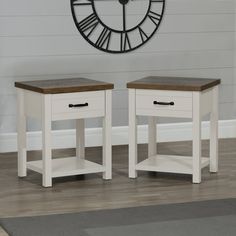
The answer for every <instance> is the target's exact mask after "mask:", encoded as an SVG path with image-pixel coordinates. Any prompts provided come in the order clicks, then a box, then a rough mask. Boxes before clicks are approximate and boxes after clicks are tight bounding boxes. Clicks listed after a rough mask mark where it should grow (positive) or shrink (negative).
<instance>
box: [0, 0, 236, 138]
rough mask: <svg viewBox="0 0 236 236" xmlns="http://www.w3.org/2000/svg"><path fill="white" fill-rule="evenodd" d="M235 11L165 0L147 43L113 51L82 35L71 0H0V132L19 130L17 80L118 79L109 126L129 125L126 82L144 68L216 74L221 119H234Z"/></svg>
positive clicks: (228, 6)
mask: <svg viewBox="0 0 236 236" xmlns="http://www.w3.org/2000/svg"><path fill="white" fill-rule="evenodd" d="M234 13H235V12H234V0H166V11H165V16H164V19H163V22H162V24H161V27H160V29H159V31H158V32H157V34H156V35H155V36H154V37H153V39H152V40H151V41H150V42H149V43H148V44H146V45H145V46H144V47H142V48H141V49H139V50H137V51H135V52H132V53H128V54H123V55H110V54H105V53H102V52H100V51H98V50H96V49H94V48H93V47H91V46H90V45H89V44H87V42H85V40H84V39H82V37H81V36H80V34H79V33H78V31H77V29H76V27H75V25H74V23H73V20H72V17H71V10H70V0H40V1H38V0H21V1H18V0H12V1H9V0H0V133H10V132H15V130H16V122H15V120H16V105H15V104H16V97H15V90H14V82H15V81H21V80H33V79H48V78H64V77H76V76H86V77H88V78H92V79H98V80H104V81H109V82H113V83H115V88H116V89H115V91H114V95H113V117H114V118H113V125H114V126H121V125H127V108H128V106H127V91H126V89H125V86H126V82H127V81H131V80H135V79H139V78H141V77H143V76H147V75H174V76H196V77H213V78H215V77H217V78H218V77H220V78H221V79H222V86H221V90H220V119H234V118H235V109H232V107H235V105H236V100H235V97H234V91H235V88H236V87H235V80H234V60H233V59H234V51H233V48H234V39H235V32H234V31H235V15H234ZM96 124H98V123H97V122H96V121H92V122H90V123H89V125H90V126H91V125H96ZM71 126H73V125H72V124H69V123H68V122H67V123H61V122H60V123H57V124H55V125H54V127H55V128H59V127H60V128H63V127H71ZM38 128H39V125H38V124H37V123H36V122H34V121H30V122H29V129H30V130H37V129H38Z"/></svg>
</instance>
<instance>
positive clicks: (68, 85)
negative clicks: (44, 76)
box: [15, 78, 114, 94]
mask: <svg viewBox="0 0 236 236" xmlns="http://www.w3.org/2000/svg"><path fill="white" fill-rule="evenodd" d="M15 87H17V88H22V89H26V90H31V91H34V92H38V93H43V94H58V93H74V92H85V91H97V90H107V89H113V88H114V84H111V83H105V82H101V81H96V80H91V79H85V78H68V79H54V80H35V81H24V82H15Z"/></svg>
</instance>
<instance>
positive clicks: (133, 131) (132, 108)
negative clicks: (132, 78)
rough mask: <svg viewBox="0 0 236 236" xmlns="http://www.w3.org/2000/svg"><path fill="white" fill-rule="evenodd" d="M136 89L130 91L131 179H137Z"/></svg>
mask: <svg viewBox="0 0 236 236" xmlns="http://www.w3.org/2000/svg"><path fill="white" fill-rule="evenodd" d="M135 104H136V101H135V89H129V178H137V171H136V165H137V161H138V160H137V117H136V107H135Z"/></svg>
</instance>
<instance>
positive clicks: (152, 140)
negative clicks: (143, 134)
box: [148, 116, 157, 157]
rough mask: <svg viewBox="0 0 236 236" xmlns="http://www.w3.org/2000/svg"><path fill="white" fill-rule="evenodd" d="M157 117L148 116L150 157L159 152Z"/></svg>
mask: <svg viewBox="0 0 236 236" xmlns="http://www.w3.org/2000/svg"><path fill="white" fill-rule="evenodd" d="M156 130H157V129H156V117H155V116H149V117H148V157H150V156H154V155H156V154H157V143H156V140H157V134H156Z"/></svg>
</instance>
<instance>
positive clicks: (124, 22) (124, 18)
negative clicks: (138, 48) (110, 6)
mask: <svg viewBox="0 0 236 236" xmlns="http://www.w3.org/2000/svg"><path fill="white" fill-rule="evenodd" d="M125 10H126V9H125V4H123V31H126V14H125Z"/></svg>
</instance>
